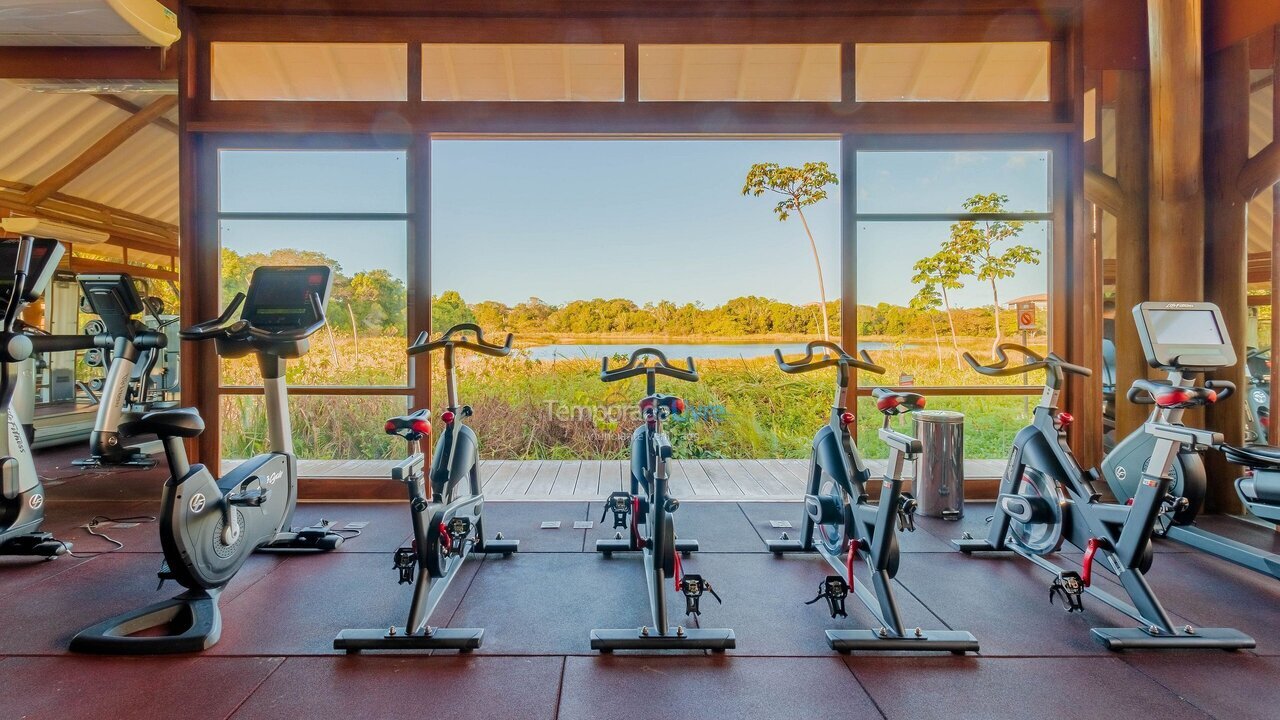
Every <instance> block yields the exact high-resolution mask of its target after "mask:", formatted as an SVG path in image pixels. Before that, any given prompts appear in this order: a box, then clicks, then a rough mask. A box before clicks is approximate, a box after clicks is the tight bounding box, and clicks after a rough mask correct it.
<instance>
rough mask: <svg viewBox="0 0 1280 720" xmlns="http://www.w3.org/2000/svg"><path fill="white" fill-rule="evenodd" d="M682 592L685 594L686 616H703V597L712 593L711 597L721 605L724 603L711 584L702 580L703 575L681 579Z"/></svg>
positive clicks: (686, 576) (685, 576)
mask: <svg viewBox="0 0 1280 720" xmlns="http://www.w3.org/2000/svg"><path fill="white" fill-rule="evenodd" d="M680 592H682V593H684V614H685V615H701V614H702V595H703V594H704V593H711V597H713V598H715V599H716V602H718V603H720V604H721V605H723V604H724V601H723V600H721V599H720V596H719V595H718V594H716V591H715V589H713V588H712V587H711V583H709V582H707V581H706V580H703V579H702V576H701V575H684V576H682V577H681V578H680Z"/></svg>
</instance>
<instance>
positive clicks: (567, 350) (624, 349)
mask: <svg viewBox="0 0 1280 720" xmlns="http://www.w3.org/2000/svg"><path fill="white" fill-rule="evenodd" d="M805 345H806V343H697V344H690V343H649V346H651V347H656V348H658V349H659V350H661V351H662V352H664V353H666V355H667V358H668V359H671V360H677V359H678V360H684V359H685V358H686V357H689V356H693V357H694V358H697V359H699V360H704V359H705V360H724V359H732V358H756V357H769V356H772V355H773V350H774V348H781V349H782V354H783V355H786V356H788V357H790V356H792V355H803V354H804V348H805ZM642 347H645V344H644V343H619V344H616V345H615V344H612V343H600V344H583V345H573V344H569V345H537V346H534V347H530V348H528V353H529V357H531V358H533V359H534V360H555V359H570V360H581V359H582V358H591V359H599V358H602V357H605V356H610V357H611V356H613V355H630V354H631V353H633V352H635V351H636V350H637V349H639V348H642ZM859 347H860V348H861V349H863V350H867V351H872V350H883V349H884V348H887V347H889V344H888V343H881V342H865V343H862V344H861V345H859Z"/></svg>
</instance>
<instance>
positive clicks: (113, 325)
mask: <svg viewBox="0 0 1280 720" xmlns="http://www.w3.org/2000/svg"><path fill="white" fill-rule="evenodd" d="M76 279H77V280H78V281H79V283H80V290H81V293H82V294H83V296H84V298H85V301H86V303H87V304H88V305H89V307H90V309H92V311H93V313H94V314H95V315H97V316H98V318H99V321H100V322H101V323H102V327H103V329H104V330H105V331H106V334H107V337H109V338H110V345H109V348H100V349H99V352H100V353H102V357H106V358H109V364H108V366H107V377H106V380H105V381H104V383H103V386H102V395H101V398H100V401H99V403H98V413H97V416H96V417H95V418H94V423H93V432H91V433H90V434H89V451H90V456H89V457H88V458H84V459H80V460H75V461H73V462H72V464H73V465H75V466H77V467H89V468H96V467H104V466H105V467H139V468H151V467H155V464H156V461H155V460H154V459H152V457H151V456H150V455H149V454H147V453H146V452H144V451H143V450H142V449H141V448H140V447H139V446H137V445H133V446H129V445H125V444H124V442H123V441H124V440H126V439H128V438H130V437H132V435H133V434H134V432H133V431H134V423H135V422H136V421H137V420H139V419H141V418H142V416H143V415H145V414H146V413H148V412H150V411H152V410H166V409H170V408H173V407H176V403H171V402H160V403H157V402H152V390H151V374H152V371H153V370H154V369H155V366H156V363H157V362H158V361H159V359H160V353H162V352H163V351H164V349H165V348H166V347H167V346H168V344H169V339H168V337H167V336H166V335H165V334H164V332H163V331H161V330H159V329H156V330H153V329H151V328H148V327H147V326H146V325H145V324H144V323H143V322H142V321H141V320H139V319H138V318H137V316H138V315H140V314H142V313H143V312H144V311H146V310H147V306H146V303H144V302H143V299H142V297H141V296H140V295H138V290H137V288H136V287H135V286H134V283H133V278H131V277H130V276H128V275H124V274H111V275H80V276H79V277H78V278H76ZM158 321H159V318H158V316H157V323H158Z"/></svg>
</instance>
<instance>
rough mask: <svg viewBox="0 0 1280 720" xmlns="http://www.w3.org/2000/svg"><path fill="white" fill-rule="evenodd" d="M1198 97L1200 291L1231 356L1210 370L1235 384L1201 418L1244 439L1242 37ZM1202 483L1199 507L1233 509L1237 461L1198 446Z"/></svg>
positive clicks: (1214, 61)
mask: <svg viewBox="0 0 1280 720" xmlns="http://www.w3.org/2000/svg"><path fill="white" fill-rule="evenodd" d="M1205 103H1206V106H1207V107H1210V108H1213V112H1211V113H1207V114H1206V116H1205V134H1204V147H1205V151H1206V152H1205V256H1204V280H1205V299H1206V300H1209V301H1210V302H1213V303H1216V304H1217V305H1218V307H1219V308H1221V310H1222V316H1223V319H1224V320H1225V321H1226V323H1227V332H1228V334H1230V335H1231V342H1232V344H1233V345H1234V346H1235V351H1236V356H1237V357H1238V358H1239V362H1237V363H1236V364H1235V365H1234V366H1232V367H1229V368H1222V369H1220V370H1218V371H1216V372H1214V373H1211V377H1212V378H1214V379H1217V380H1229V381H1231V382H1233V383H1235V384H1236V387H1237V388H1239V390H1240V392H1237V393H1235V394H1233V395H1232V396H1231V397H1229V398H1227V399H1225V400H1223V401H1221V402H1218V403H1215V404H1214V405H1212V406H1211V407H1209V408H1208V409H1207V410H1206V412H1205V426H1206V427H1208V428H1210V429H1212V430H1216V431H1218V432H1220V433H1222V435H1223V438H1224V439H1225V440H1226V442H1228V443H1230V444H1232V445H1239V444H1241V443H1243V442H1244V413H1245V410H1244V401H1243V399H1244V392H1246V391H1247V388H1246V386H1245V375H1244V362H1245V360H1244V357H1245V328H1246V326H1247V324H1248V320H1249V318H1248V313H1249V309H1248V305H1247V304H1246V297H1245V293H1246V289H1247V287H1248V272H1247V271H1248V252H1249V249H1248V226H1247V222H1248V217H1247V215H1246V212H1247V209H1248V204H1249V199H1248V198H1246V197H1245V196H1244V195H1243V194H1242V193H1241V192H1240V183H1239V178H1240V170H1241V169H1242V168H1243V167H1244V164H1245V161H1246V160H1247V159H1248V157H1249V52H1248V44H1247V43H1236V44H1235V45H1233V46H1231V47H1229V48H1227V49H1225V50H1221V51H1219V52H1217V53H1214V54H1213V55H1211V56H1210V57H1209V58H1208V60H1207V63H1206V66H1205ZM1205 461H1206V464H1207V465H1208V468H1209V477H1210V478H1214V479H1215V480H1216V481H1214V482H1210V483H1209V489H1208V494H1207V496H1206V498H1205V507H1206V509H1208V510H1211V511H1219V512H1235V511H1238V510H1239V509H1240V502H1239V499H1238V498H1237V497H1236V494H1235V490H1234V488H1233V487H1232V484H1231V483H1230V482H1225V481H1222V480H1221V479H1229V478H1235V477H1237V476H1239V474H1240V468H1238V467H1234V466H1232V465H1231V464H1229V463H1227V462H1226V461H1225V460H1224V459H1223V456H1222V454H1221V453H1217V452H1210V453H1206V454H1205Z"/></svg>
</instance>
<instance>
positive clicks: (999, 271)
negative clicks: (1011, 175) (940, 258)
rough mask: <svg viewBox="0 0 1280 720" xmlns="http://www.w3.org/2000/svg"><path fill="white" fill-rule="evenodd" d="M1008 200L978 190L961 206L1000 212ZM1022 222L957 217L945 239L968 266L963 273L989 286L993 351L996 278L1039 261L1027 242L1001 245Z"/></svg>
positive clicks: (999, 333) (997, 339)
mask: <svg viewBox="0 0 1280 720" xmlns="http://www.w3.org/2000/svg"><path fill="white" fill-rule="evenodd" d="M1008 202H1009V196H1008V195H1002V194H1000V193H989V194H986V195H983V194H981V193H980V194H978V195H974V196H973V197H971V198H969V199H968V200H965V201H964V209H965V212H969V213H993V214H994V213H1004V212H1008V211H1007V210H1006V209H1005V204H1006V203H1008ZM1025 224H1026V223H1024V222H1022V221H1021V220H999V219H995V220H961V221H959V222H957V223H954V224H952V225H951V239H950V240H948V241H947V244H948V245H950V246H951V248H952V251H953V252H954V253H955V254H957V255H960V256H962V257H963V258H964V259H965V261H966V262H967V263H968V265H969V267H970V268H972V269H971V270H969V271H968V273H967V274H969V275H973V276H974V277H975V278H977V279H978V280H985V281H986V282H988V283H989V284H990V285H991V303H992V306H993V307H994V309H995V323H996V336H995V340H994V341H993V342H992V343H991V348H992V353H993V354H994V353H995V348H996V346H997V345H999V344H1000V342H1001V341H1002V340H1004V328H1003V327H1001V325H1000V294H999V291H998V290H997V288H996V281H997V280H1003V279H1006V278H1011V277H1013V276H1014V274H1015V273H1016V272H1017V269H1018V266H1019V265H1039V264H1040V251H1039V250H1038V249H1036V248H1033V247H1031V246H1030V245H1012V246H1008V247H1004V243H1007V242H1009V241H1011V240H1013V239H1015V238H1017V237H1019V236H1021V235H1022V229H1023V227H1024V226H1025ZM1002 248H1003V249H1002Z"/></svg>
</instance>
